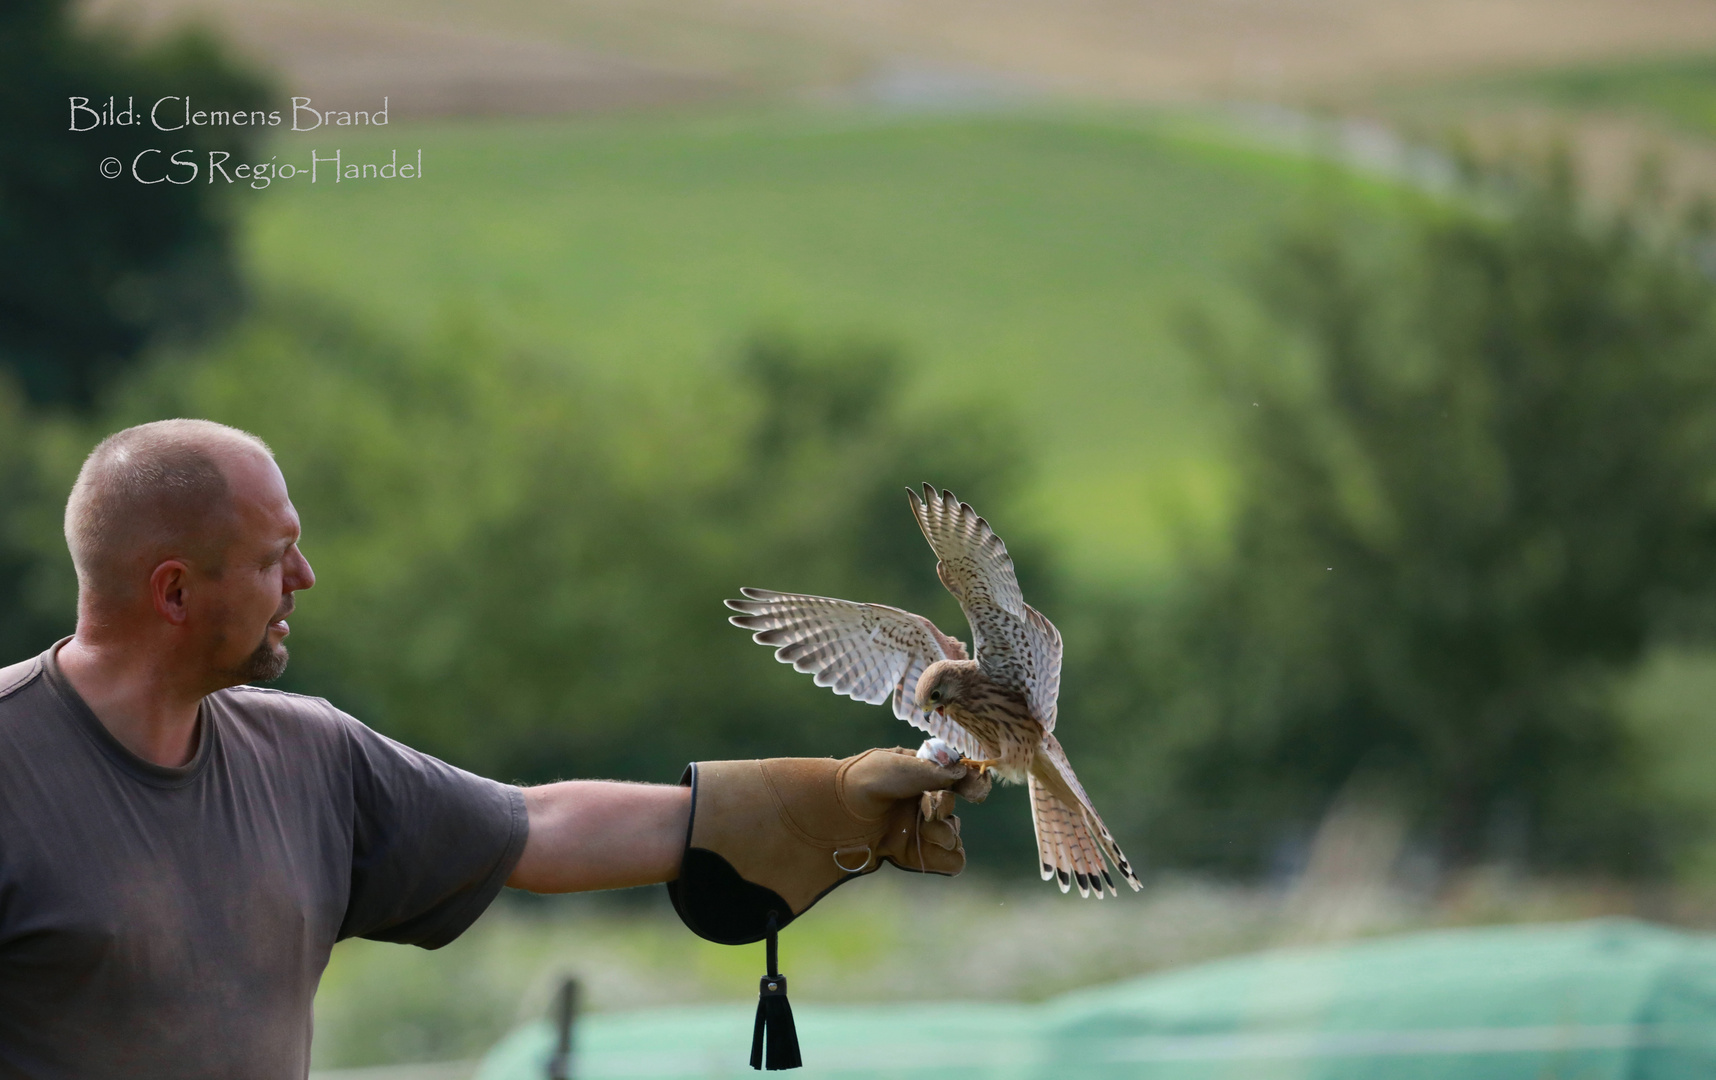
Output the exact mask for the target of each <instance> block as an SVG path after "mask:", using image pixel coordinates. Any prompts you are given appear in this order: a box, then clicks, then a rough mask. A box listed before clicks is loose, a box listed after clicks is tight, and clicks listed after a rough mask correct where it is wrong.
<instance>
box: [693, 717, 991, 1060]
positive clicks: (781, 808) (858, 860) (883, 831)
mask: <svg viewBox="0 0 1716 1080" xmlns="http://www.w3.org/2000/svg"><path fill="white" fill-rule="evenodd" d="M680 783H682V784H688V785H690V787H691V824H690V827H689V829H688V830H687V834H686V844H685V854H684V856H683V858H682V860H681V862H680V867H679V877H678V879H677V880H675V881H670V882H668V885H667V891H668V895H669V896H670V897H672V899H673V907H674V910H676V911H678V912H679V917H680V919H682V920H683V921H684V922H685V925H686V926H688V927H690V928H691V930H692V932H693V933H696V934H697V935H698V936H700V937H704V938H707V939H709V940H710V941H715V942H719V943H721V944H723V945H745V944H749V943H751V942H755V941H761V940H763V939H765V938H766V939H767V940H768V953H767V957H768V973H767V974H766V975H765V976H764V977H763V979H762V986H761V991H760V997H759V1000H758V1003H757V1020H756V1027H755V1029H754V1031H753V1034H752V1044H751V1067H752V1068H758V1069H760V1068H765V1067H766V1068H769V1069H791V1068H796V1067H798V1065H799V1064H800V1059H799V1052H798V1037H797V1034H796V1032H795V1030H794V1027H793V1022H792V1010H791V1008H790V1007H789V1006H788V1004H787V998H786V979H785V977H783V976H782V975H781V974H780V969H779V962H778V959H777V955H778V953H777V944H776V939H775V934H776V932H777V931H779V930H780V929H781V928H782V927H784V926H786V925H787V924H788V923H790V922H791V921H792V920H793V919H795V918H797V917H798V916H800V915H802V914H804V912H806V911H808V910H809V909H810V907H811V906H812V905H813V904H815V903H816V902H817V901H818V900H820V899H822V898H823V897H824V896H826V895H828V893H830V892H831V891H833V890H834V889H835V888H837V887H839V886H840V885H843V884H845V883H846V882H848V881H851V880H852V879H853V878H855V877H861V876H863V875H864V874H869V873H874V872H875V871H876V870H877V869H878V868H879V867H880V866H881V865H882V863H883V862H884V861H886V862H891V863H893V864H894V865H895V866H898V867H900V868H901V869H905V870H913V871H918V872H922V873H931V874H946V875H949V876H951V875H953V874H957V873H959V872H960V871H961V870H963V869H964V868H965V848H964V847H963V845H961V843H960V840H959V819H958V818H956V817H953V816H952V814H951V811H952V810H953V796H952V794H951V791H959V792H960V793H961V794H963V795H965V796H966V797H967V798H971V799H974V800H977V801H981V799H982V798H983V797H984V796H986V795H987V794H988V787H989V784H988V780H987V779H986V778H985V777H983V776H981V775H979V774H977V773H975V772H973V771H971V770H968V769H967V768H965V766H964V765H962V764H955V765H953V766H952V767H947V766H942V765H937V764H935V763H934V762H931V761H925V760H922V759H921V758H919V757H917V756H916V755H915V754H914V753H913V752H912V751H910V750H903V749H899V748H895V749H890V750H867V751H865V752H864V753H862V754H859V755H857V756H855V757H849V758H846V759H844V760H836V759H834V758H769V759H765V760H761V761H699V762H694V763H693V764H692V765H691V766H689V767H688V768H687V769H686V770H685V775H684V777H682V778H681V780H680ZM765 1044H766V1047H767V1053H766V1055H765V1053H764V1049H765ZM765 1059H766V1064H765Z"/></svg>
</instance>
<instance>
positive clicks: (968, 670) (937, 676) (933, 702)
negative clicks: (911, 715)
mask: <svg viewBox="0 0 1716 1080" xmlns="http://www.w3.org/2000/svg"><path fill="white" fill-rule="evenodd" d="M976 668H977V664H976V663H975V662H973V661H971V660H937V661H936V662H935V663H933V664H931V665H930V666H929V667H927V668H924V673H923V675H921V676H919V678H918V692H917V706H918V708H919V710H921V711H923V712H937V711H939V710H941V709H945V708H946V707H947V706H949V705H958V704H961V703H963V702H964V700H965V695H966V692H967V690H968V689H969V688H970V685H971V676H972V674H973V673H974V672H975V671H976Z"/></svg>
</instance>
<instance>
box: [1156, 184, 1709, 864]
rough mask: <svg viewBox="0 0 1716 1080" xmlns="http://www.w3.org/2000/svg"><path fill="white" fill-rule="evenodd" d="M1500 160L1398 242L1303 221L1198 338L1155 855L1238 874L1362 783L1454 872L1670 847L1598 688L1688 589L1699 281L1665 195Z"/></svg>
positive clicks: (1697, 421) (1696, 564)
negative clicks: (1593, 197)
mask: <svg viewBox="0 0 1716 1080" xmlns="http://www.w3.org/2000/svg"><path fill="white" fill-rule="evenodd" d="M1507 181H1508V182H1507V183H1506V184H1502V185H1497V186H1495V187H1492V188H1487V189H1486V190H1484V191H1482V192H1479V193H1477V195H1476V197H1475V198H1474V199H1472V200H1471V201H1469V202H1467V203H1465V204H1463V205H1461V206H1457V207H1456V206H1446V205H1443V206H1436V207H1425V208H1421V209H1420V210H1419V211H1418V212H1417V214H1416V215H1415V217H1414V220H1413V221H1412V222H1411V223H1410V225H1409V227H1408V229H1407V235H1405V236H1395V237H1392V238H1385V237H1382V236H1379V235H1378V234H1377V231H1376V230H1370V231H1368V232H1366V231H1364V230H1354V229H1351V228H1343V227H1340V226H1335V225H1330V224H1325V225H1323V226H1321V227H1315V228H1310V229H1306V230H1302V231H1300V232H1299V233H1297V234H1296V235H1293V236H1292V237H1290V238H1289V239H1287V240H1286V241H1285V242H1284V243H1282V244H1281V245H1280V246H1279V248H1278V250H1276V252H1275V254H1274V256H1273V258H1272V260H1271V261H1270V262H1269V263H1268V266H1267V268H1266V270H1265V271H1264V273H1263V274H1262V275H1260V278H1259V290H1258V294H1259V296H1260V298H1261V300H1262V303H1263V307H1264V309H1265V311H1266V312H1267V314H1268V316H1269V317H1270V319H1271V322H1272V326H1273V329H1272V330H1271V331H1269V332H1267V333H1266V334H1265V335H1263V336H1262V337H1261V338H1260V339H1259V340H1257V341H1256V342H1254V343H1252V344H1250V345H1249V346H1245V345H1241V346H1235V345H1234V344H1233V341H1234V339H1233V338H1232V337H1231V336H1230V337H1229V338H1227V339H1226V341H1225V342H1224V341H1222V340H1220V339H1219V338H1218V336H1217V335H1214V334H1209V333H1205V334H1203V335H1201V336H1202V343H1203V345H1204V351H1205V352H1206V353H1207V354H1208V355H1209V356H1210V357H1211V358H1212V359H1213V360H1215V361H1216V367H1217V370H1219V372H1220V373H1221V375H1222V376H1223V379H1224V385H1225V387H1226V391H1227V397H1228V399H1229V401H1230V402H1231V404H1232V406H1233V413H1234V416H1235V417H1236V419H1237V422H1238V450H1239V454H1238V471H1239V479H1240V497H1239V504H1238V512H1237V517H1236V521H1235V526H1234V533H1233V549H1232V558H1231V561H1230V562H1228V563H1227V564H1226V565H1224V566H1222V567H1221V568H1219V569H1216V570H1213V571H1211V572H1210V573H1209V574H1207V575H1206V577H1205V580H1204V581H1203V582H1202V584H1201V585H1200V587H1199V589H1198V600H1197V602H1196V603H1195V604H1193V605H1192V607H1191V616H1190V620H1189V623H1188V625H1187V626H1186V628H1185V632H1186V635H1187V636H1186V637H1185V638H1184V639H1183V643H1184V644H1185V645H1186V647H1187V649H1188V652H1187V654H1186V655H1187V656H1188V657H1190V658H1191V659H1190V660H1189V661H1188V663H1189V667H1188V668H1186V669H1185V671H1184V672H1183V673H1182V677H1183V679H1189V680H1190V684H1191V685H1192V686H1193V690H1192V691H1190V692H1188V693H1185V694H1181V695H1179V697H1178V698H1177V700H1176V701H1174V702H1172V703H1170V704H1168V705H1167V707H1168V708H1169V709H1170V711H1174V710H1177V711H1178V714H1179V716H1180V723H1181V725H1182V728H1183V729H1185V728H1190V729H1195V730H1196V731H1197V733H1198V734H1197V735H1196V736H1195V737H1183V741H1182V744H1181V745H1180V747H1179V750H1178V754H1179V759H1178V760H1179V768H1178V773H1177V779H1178V783H1179V791H1180V794H1181V796H1182V797H1183V798H1184V799H1185V800H1186V802H1187V804H1189V805H1192V806H1197V807H1199V808H1200V809H1201V811H1202V812H1201V813H1199V814H1193V815H1183V816H1182V817H1180V818H1179V819H1178V820H1177V821H1175V820H1164V823H1163V829H1162V839H1163V840H1164V842H1165V843H1167V844H1168V845H1169V846H1170V847H1175V846H1177V847H1178V849H1179V850H1180V851H1182V852H1188V851H1198V852H1201V853H1202V854H1201V857H1202V858H1203V859H1206V860H1210V859H1213V860H1216V861H1220V860H1226V861H1229V862H1231V863H1238V864H1250V865H1254V866H1255V865H1257V864H1258V862H1259V860H1261V859H1264V858H1266V857H1267V854H1268V846H1269V844H1270V843H1272V842H1278V841H1279V840H1281V839H1282V838H1283V837H1284V836H1286V835H1288V834H1289V833H1290V831H1291V829H1293V828H1295V827H1301V828H1302V827H1305V826H1308V825H1309V824H1311V823H1313V822H1314V821H1315V819H1316V817H1317V816H1318V815H1319V814H1320V813H1321V811H1322V810H1323V808H1324V807H1325V806H1326V805H1327V804H1328V803H1329V801H1330V799H1331V798H1332V797H1333V796H1334V795H1335V794H1336V793H1337V791H1338V790H1339V789H1340V788H1341V787H1342V786H1343V785H1345V784H1347V783H1349V782H1350V781H1351V780H1352V778H1353V777H1354V776H1355V775H1359V774H1363V775H1364V776H1365V777H1366V778H1367V780H1368V781H1369V782H1370V783H1373V784H1374V783H1376V782H1377V781H1381V782H1382V783H1383V784H1384V786H1386V788H1387V789H1388V790H1389V791H1391V792H1392V793H1393V795H1394V796H1395V797H1396V798H1398V799H1400V800H1401V802H1402V803H1403V806H1404V808H1406V809H1408V810H1409V811H1412V812H1416V814H1417V815H1418V818H1419V820H1420V822H1421V824H1422V826H1423V827H1424V829H1425V832H1426V834H1427V835H1428V836H1430V837H1433V838H1434V844H1435V846H1436V848H1437V849H1438V850H1439V851H1440V853H1441V855H1442V857H1443V858H1444V859H1446V860H1448V861H1451V862H1455V863H1458V862H1462V861H1468V860H1471V859H1474V858H1479V857H1505V858H1514V859H1529V860H1531V861H1534V862H1537V863H1539V864H1552V865H1579V864H1583V865H1586V866H1603V867H1607V868H1611V869H1618V870H1630V871H1640V870H1646V869H1649V868H1651V867H1654V866H1659V865H1661V861H1662V859H1663V857H1664V855H1665V848H1666V847H1669V846H1672V843H1673V834H1672V832H1671V831H1668V830H1665V828H1663V824H1664V819H1663V818H1661V817H1660V816H1653V815H1654V814H1655V812H1656V811H1658V810H1660V809H1661V808H1653V807H1651V806H1649V805H1647V804H1646V803H1644V802H1643V801H1642V800H1641V799H1640V798H1639V797H1638V796H1637V794H1636V792H1637V790H1638V789H1637V787H1636V785H1635V783H1634V779H1635V778H1634V775H1633V773H1632V765H1633V761H1634V759H1633V756H1632V748H1631V747H1630V746H1629V744H1628V742H1627V739H1626V738H1625V736H1624V734H1623V728H1622V726H1621V724H1620V723H1619V722H1618V719H1617V715H1616V711H1615V708H1614V705H1613V700H1612V698H1613V694H1612V687H1613V681H1614V676H1615V675H1616V674H1617V673H1620V672H1623V671H1625V670H1627V669H1628V668H1630V667H1631V666H1632V665H1634V664H1635V663H1636V662H1637V661H1638V660H1639V659H1640V657H1641V654H1642V652H1643V650H1644V649H1645V647H1646V645H1647V643H1648V642H1649V641H1650V639H1651V636H1652V634H1653V631H1654V629H1655V628H1657V626H1658V625H1659V622H1660V617H1661V616H1662V614H1663V612H1664V611H1665V609H1666V607H1667V605H1669V604H1671V603H1672V602H1673V601H1674V599H1675V598H1677V597H1685V596H1687V595H1691V594H1698V593H1701V592H1705V591H1707V590H1708V588H1709V586H1710V584H1711V582H1712V568H1713V558H1716V498H1713V496H1716V487H1713V486H1712V485H1713V482H1716V409H1713V406H1716V336H1713V334H1712V330H1713V322H1712V313H1713V305H1712V287H1711V284H1710V282H1709V281H1708V280H1706V278H1705V277H1703V276H1702V275H1701V274H1700V273H1698V272H1697V270H1696V269H1695V267H1694V266H1693V264H1692V261H1691V260H1690V259H1689V258H1688V257H1687V247H1686V245H1685V244H1684V241H1685V240H1686V236H1685V234H1683V233H1681V232H1679V231H1676V230H1669V232H1671V233H1672V235H1669V236H1666V237H1665V236H1664V235H1663V232H1662V229H1661V227H1660V223H1661V215H1653V214H1651V213H1649V212H1648V211H1647V209H1646V208H1642V207H1635V208H1633V209H1631V210H1628V211H1625V212H1620V213H1616V214H1614V215H1612V216H1609V217H1608V218H1606V219H1605V220H1598V219H1597V218H1596V217H1595V216H1593V215H1592V214H1591V213H1590V212H1589V208H1588V207H1587V206H1585V205H1583V204H1582V203H1581V200H1580V198H1579V196H1578V192H1577V190H1576V187H1575V185H1574V184H1573V182H1572V179H1571V177H1570V174H1569V172H1568V171H1567V170H1566V169H1565V168H1559V167H1551V168H1549V169H1547V170H1545V171H1544V172H1543V173H1542V174H1531V175H1525V174H1521V175H1516V176H1511V177H1509V178H1507ZM1181 685H1186V683H1185V682H1184V681H1182V684H1181Z"/></svg>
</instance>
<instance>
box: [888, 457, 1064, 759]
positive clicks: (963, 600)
mask: <svg viewBox="0 0 1716 1080" xmlns="http://www.w3.org/2000/svg"><path fill="white" fill-rule="evenodd" d="M906 494H907V495H908V496H909V497H910V499H911V504H912V515H913V516H914V517H916V518H917V520H918V527H919V528H920V529H922V530H923V533H924V539H925V540H928V541H929V545H930V550H932V551H934V552H935V557H936V568H935V572H936V576H937V577H939V578H940V579H941V583H942V585H944V586H945V587H946V588H947V591H948V592H950V593H952V594H953V595H954V598H955V599H957V600H958V601H959V606H960V607H961V608H962V609H963V610H964V611H965V617H966V619H967V621H969V622H970V623H971V641H972V647H973V649H974V650H975V652H976V653H977V662H978V663H980V664H982V665H983V670H984V672H985V674H987V675H988V676H989V677H990V678H991V679H993V680H995V681H996V682H998V683H1001V684H1002V685H1005V686H1012V687H1016V688H1018V689H1020V690H1023V691H1024V692H1025V699H1026V700H1027V701H1028V702H1029V703H1030V706H1031V715H1032V718H1033V719H1035V720H1036V721H1037V722H1038V723H1039V724H1041V725H1042V726H1043V730H1045V731H1053V730H1054V729H1055V702H1056V700H1057V699H1058V698H1059V696H1060V689H1061V634H1060V631H1059V630H1056V629H1055V624H1054V623H1051V622H1050V621H1049V620H1048V619H1047V618H1045V617H1044V616H1043V614H1042V612H1040V611H1038V610H1037V609H1035V608H1033V607H1031V605H1029V604H1027V603H1025V597H1024V594H1023V593H1022V592H1020V590H1019V578H1018V575H1017V574H1016V573H1015V572H1014V569H1013V557H1012V556H1011V555H1009V554H1007V545H1006V544H1004V543H1002V542H1001V538H1000V537H999V536H996V535H995V530H994V529H991V528H990V527H989V522H987V521H985V520H984V519H983V518H981V517H979V516H978V514H977V511H975V510H973V509H972V508H971V507H970V505H969V504H967V503H962V502H960V501H959V500H958V499H957V498H955V497H954V494H953V492H951V491H947V490H943V491H942V492H940V493H939V494H938V493H937V492H936V490H935V488H933V487H931V486H930V485H929V484H925V485H924V489H923V495H922V496H921V497H920V496H919V495H918V493H917V492H916V491H913V490H912V489H910V488H907V489H906Z"/></svg>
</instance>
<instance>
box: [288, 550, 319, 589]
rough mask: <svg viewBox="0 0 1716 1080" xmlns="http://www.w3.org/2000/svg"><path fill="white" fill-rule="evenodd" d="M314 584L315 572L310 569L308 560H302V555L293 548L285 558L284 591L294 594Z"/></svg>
mask: <svg viewBox="0 0 1716 1080" xmlns="http://www.w3.org/2000/svg"><path fill="white" fill-rule="evenodd" d="M315 583H316V572H315V571H314V570H312V569H310V560H309V559H306V558H304V553H303V552H301V551H299V550H298V549H297V548H296V547H294V548H293V549H292V551H291V553H290V554H289V555H288V556H287V562H286V582H285V584H286V591H287V592H296V591H297V590H299V589H308V588H309V587H310V586H312V585H314V584H315Z"/></svg>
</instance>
